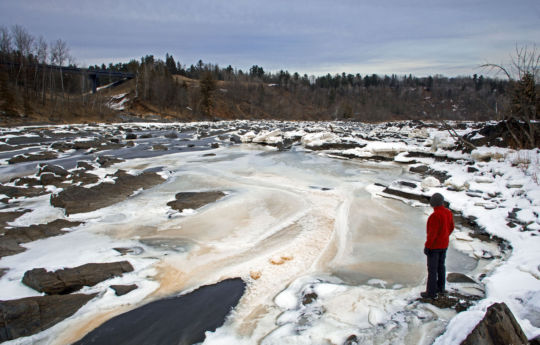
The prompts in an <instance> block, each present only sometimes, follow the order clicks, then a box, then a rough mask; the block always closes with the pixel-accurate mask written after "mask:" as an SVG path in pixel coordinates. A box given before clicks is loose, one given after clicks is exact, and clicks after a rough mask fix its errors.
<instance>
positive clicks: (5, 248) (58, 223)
mask: <svg viewBox="0 0 540 345" xmlns="http://www.w3.org/2000/svg"><path fill="white" fill-rule="evenodd" d="M80 224H82V222H70V221H67V220H64V219H56V220H54V221H52V222H50V223H47V224H36V225H31V226H27V227H20V228H10V229H5V230H4V235H3V236H0V257H3V256H8V255H14V254H17V253H21V252H24V251H25V250H26V248H24V247H22V246H20V244H21V243H28V242H32V241H36V240H40V239H43V238H47V237H52V236H58V235H62V234H64V233H65V232H66V231H65V230H63V229H66V228H71V227H75V226H78V225H80Z"/></svg>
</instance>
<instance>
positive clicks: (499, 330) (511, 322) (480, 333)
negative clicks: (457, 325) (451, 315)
mask: <svg viewBox="0 0 540 345" xmlns="http://www.w3.org/2000/svg"><path fill="white" fill-rule="evenodd" d="M528 343H529V342H528V340H527V337H526V336H525V333H523V330H522V329H521V326H520V325H519V323H517V321H516V319H515V318H514V315H513V314H512V312H511V311H510V309H509V308H508V306H507V305H506V304H505V303H494V304H492V305H491V306H490V307H489V308H488V310H487V311H486V315H485V316H484V318H483V319H482V320H481V321H480V322H479V323H478V325H476V327H475V328H474V329H473V330H472V332H471V333H470V334H469V335H468V336H467V338H466V339H465V340H464V341H463V342H461V345H507V344H514V345H521V344H523V345H526V344H528Z"/></svg>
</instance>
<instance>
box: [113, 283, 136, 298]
mask: <svg viewBox="0 0 540 345" xmlns="http://www.w3.org/2000/svg"><path fill="white" fill-rule="evenodd" d="M137 288H138V286H137V284H131V285H111V289H113V290H114V292H115V294H116V296H123V295H125V294H128V293H130V292H131V291H133V290H135V289H137Z"/></svg>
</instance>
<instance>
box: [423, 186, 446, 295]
mask: <svg viewBox="0 0 540 345" xmlns="http://www.w3.org/2000/svg"><path fill="white" fill-rule="evenodd" d="M429 204H430V205H431V206H432V207H433V213H432V214H431V215H430V216H429V218H428V220H427V226H426V232H427V239H426V243H425V244H424V254H426V256H427V269H428V278H427V287H426V291H425V292H422V293H421V294H420V295H421V296H422V297H423V298H436V297H437V294H438V293H441V294H444V293H445V292H446V290H445V289H444V287H445V283H446V267H445V264H444V262H445V260H446V249H448V242H449V237H450V234H451V233H452V231H454V217H453V216H452V212H451V211H450V210H449V209H447V208H446V207H444V197H443V196H442V195H441V194H439V193H435V194H433V196H432V197H431V199H430V200H429Z"/></svg>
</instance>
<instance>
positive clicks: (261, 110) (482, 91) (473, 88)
mask: <svg viewBox="0 0 540 345" xmlns="http://www.w3.org/2000/svg"><path fill="white" fill-rule="evenodd" d="M90 69H99V70H110V71H121V72H131V73H136V74H137V75H138V76H139V82H138V85H139V94H138V96H139V97H141V98H142V99H143V100H146V101H149V102H152V103H154V104H156V105H158V106H159V107H162V108H170V107H179V108H183V107H190V108H192V109H197V111H199V112H201V113H202V114H206V113H212V111H215V104H214V103H215V102H212V101H210V102H208V99H210V100H211V99H212V98H228V99H229V100H230V101H231V102H233V103H235V104H241V105H244V106H246V107H247V108H246V109H245V111H246V112H250V111H251V113H252V115H253V116H254V117H255V118H261V117H267V116H270V117H272V118H278V119H298V118H302V114H301V112H304V111H309V112H310V113H311V116H315V117H316V118H321V119H353V120H361V121H381V120H389V119H405V118H407V119H411V118H413V119H437V118H444V119H456V120H486V119H496V118H497V117H498V108H499V107H500V106H501V105H502V104H503V103H504V102H505V93H506V89H507V86H508V82H507V81H505V80H501V79H494V78H487V77H484V76H482V75H480V76H479V75H477V74H474V75H473V76H463V77H454V78H448V77H444V76H442V75H434V76H429V77H423V78H418V77H415V76H413V75H410V74H409V75H404V76H397V75H395V74H394V75H390V76H388V75H384V76H380V75H377V74H371V75H361V74H360V73H357V74H346V73H341V74H335V75H331V74H327V75H324V76H313V75H311V76H308V75H307V74H304V75H300V74H298V73H296V72H294V73H292V74H291V73H290V72H288V71H283V70H281V71H279V72H277V73H268V72H266V71H265V70H264V68H263V67H261V66H258V65H253V66H252V67H251V68H250V69H249V70H246V71H243V70H241V69H235V68H233V67H232V66H230V65H229V66H227V67H226V68H222V67H220V66H218V65H215V64H211V63H204V62H203V61H202V60H199V62H198V63H197V64H196V65H190V66H189V67H187V66H186V65H183V64H181V63H180V62H177V61H175V59H174V57H173V56H172V55H169V54H167V55H166V58H165V61H163V60H161V59H156V58H155V57H154V56H152V55H148V56H145V57H143V58H141V60H140V61H137V60H131V61H130V62H129V63H118V64H116V65H113V64H109V65H108V66H106V65H102V66H91V67H90ZM175 76H182V77H185V79H184V78H181V79H179V78H175ZM187 79H191V80H199V81H200V83H201V89H200V90H198V92H195V93H196V94H193V93H194V90H191V91H190V88H189V82H188V81H187ZM219 82H223V83H219ZM203 85H206V88H205V87H203ZM220 85H221V86H223V88H221V86H220ZM272 89H273V90H272Z"/></svg>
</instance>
